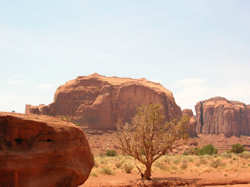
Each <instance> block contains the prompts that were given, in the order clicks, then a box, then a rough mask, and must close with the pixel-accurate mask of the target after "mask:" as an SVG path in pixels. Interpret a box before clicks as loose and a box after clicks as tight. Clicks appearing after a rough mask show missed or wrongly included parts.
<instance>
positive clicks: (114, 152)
mask: <svg viewBox="0 0 250 187" xmlns="http://www.w3.org/2000/svg"><path fill="white" fill-rule="evenodd" d="M106 156H117V152H116V151H115V150H112V149H111V150H110V149H108V150H107V151H106Z"/></svg>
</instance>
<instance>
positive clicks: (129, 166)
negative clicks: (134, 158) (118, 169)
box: [124, 164, 134, 173]
mask: <svg viewBox="0 0 250 187" xmlns="http://www.w3.org/2000/svg"><path fill="white" fill-rule="evenodd" d="M133 168H134V166H133V165H132V164H125V165H124V171H125V172H126V173H132V170H133Z"/></svg>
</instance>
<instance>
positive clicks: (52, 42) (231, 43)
mask: <svg viewBox="0 0 250 187" xmlns="http://www.w3.org/2000/svg"><path fill="white" fill-rule="evenodd" d="M249 20H250V1H247V0H220V1H218V0H178V1H173V0H156V1H153V0H126V1H117V0H106V1H102V0H99V1H97V0H73V1H69V0H53V1H51V0H43V1H34V0H22V1H20V0H10V1H0V85H1V87H0V111H13V110H14V111H16V112H24V110H25V104H32V105H38V104H49V103H51V102H52V101H53V97H54V93H55V91H56V89H57V87H58V86H60V85H62V84H64V83H65V82H66V81H68V80H72V79H75V78H76V77H77V76H83V75H89V74H92V73H95V72H96V73H99V74H102V75H106V76H119V77H131V78H146V79H148V80H151V81H155V82H159V83H161V84H162V85H163V86H164V87H165V88H167V89H169V90H170V91H172V92H173V95H174V97H175V101H176V103H177V104H178V105H179V106H180V107H181V108H182V109H184V108H191V109H194V106H195V104H196V103H197V102H199V101H201V100H204V99H208V98H210V97H214V96H223V97H226V98H227V99H230V100H238V101H241V102H244V103H246V104H250V72H249V70H250V34H249V33H250V22H249Z"/></svg>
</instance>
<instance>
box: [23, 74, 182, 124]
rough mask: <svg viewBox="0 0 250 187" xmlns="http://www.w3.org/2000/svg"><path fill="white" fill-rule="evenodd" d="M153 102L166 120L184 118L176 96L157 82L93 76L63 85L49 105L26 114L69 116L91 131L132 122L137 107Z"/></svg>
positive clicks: (27, 110)
mask: <svg viewBox="0 0 250 187" xmlns="http://www.w3.org/2000/svg"><path fill="white" fill-rule="evenodd" d="M151 103H154V104H161V105H162V106H163V110H164V114H165V117H166V120H171V119H173V118H179V117H180V116H181V109H180V108H179V107H178V106H177V105H176V103H175V100H174V97H173V94H172V93H171V92H170V91H169V90H167V89H165V88H164V87H163V86H161V85H160V84H158V83H154V82H150V81H147V80H146V79H130V78H118V77H105V76H101V75H98V74H92V75H90V76H81V77H78V78H76V79H75V80H71V81H68V82H67V83H66V84H64V85H62V86H60V87H59V88H58V89H57V91H56V93H55V97H54V102H53V103H52V104H50V105H48V106H46V105H39V106H31V105H26V113H36V114H45V115H53V116H56V115H63V116H69V117H70V119H72V120H74V121H75V122H78V123H80V124H86V125H88V126H89V127H90V128H97V129H115V128H116V124H117V122H118V121H119V120H122V121H123V122H129V121H130V120H131V119H132V117H133V116H134V115H135V113H136V108H137V107H138V106H140V105H147V104H151Z"/></svg>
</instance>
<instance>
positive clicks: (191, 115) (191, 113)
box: [182, 109, 197, 137]
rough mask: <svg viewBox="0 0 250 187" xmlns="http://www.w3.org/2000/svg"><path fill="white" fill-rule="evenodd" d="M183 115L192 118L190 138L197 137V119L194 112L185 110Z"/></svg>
mask: <svg viewBox="0 0 250 187" xmlns="http://www.w3.org/2000/svg"><path fill="white" fill-rule="evenodd" d="M182 115H187V116H189V117H190V120H189V123H188V127H187V128H188V134H189V136H190V137H197V133H196V125H197V121H196V117H195V116H194V115H193V111H192V110H191V109H184V110H183V111H182Z"/></svg>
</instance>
